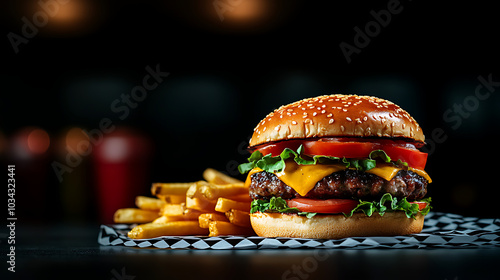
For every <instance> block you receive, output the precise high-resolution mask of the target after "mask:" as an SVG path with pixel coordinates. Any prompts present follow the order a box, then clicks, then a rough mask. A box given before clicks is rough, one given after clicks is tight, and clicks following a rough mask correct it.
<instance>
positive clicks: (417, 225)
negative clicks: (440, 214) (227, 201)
mask: <svg viewBox="0 0 500 280" xmlns="http://www.w3.org/2000/svg"><path fill="white" fill-rule="evenodd" d="M250 221H251V223H252V228H253V229H254V231H255V233H257V235H258V236H264V237H283V236H286V237H294V238H319V239H330V238H333V239H338V238H345V237H355V236H396V235H407V234H414V233H419V232H421V231H422V228H423V225H424V216H423V215H422V214H418V215H417V216H416V217H415V219H409V218H407V217H406V215H405V213H404V212H387V213H385V214H384V216H380V215H379V214H378V213H374V214H373V215H372V216H371V217H368V216H366V215H365V214H364V213H356V214H354V215H353V216H352V217H349V218H346V217H345V216H344V215H343V214H337V215H316V216H314V217H312V218H307V217H304V216H298V215H293V214H292V215H290V214H280V213H261V212H257V213H253V214H250Z"/></svg>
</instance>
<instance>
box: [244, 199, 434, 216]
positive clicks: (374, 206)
mask: <svg viewBox="0 0 500 280" xmlns="http://www.w3.org/2000/svg"><path fill="white" fill-rule="evenodd" d="M419 201H420V202H426V203H427V206H426V207H425V208H424V209H422V210H419V209H418V205H417V204H414V203H410V202H408V201H407V200H406V198H403V199H398V198H396V197H393V196H392V195H391V194H390V193H386V194H384V195H383V196H382V197H381V198H380V200H378V201H363V200H359V204H358V205H357V206H356V207H355V208H354V209H353V210H352V211H351V212H349V213H343V214H344V216H346V217H351V216H352V215H353V214H354V213H360V212H362V213H365V215H367V216H369V217H370V216H371V215H373V213H375V212H376V213H378V214H379V215H380V216H383V215H384V214H385V213H387V212H394V211H404V212H405V214H406V217H408V218H413V219H416V218H415V217H416V215H417V214H418V213H421V214H422V215H424V216H425V215H427V214H428V213H429V211H430V210H431V208H432V207H431V206H430V202H431V198H430V197H429V198H425V199H422V200H419ZM255 212H270V213H293V214H298V215H302V216H306V217H307V218H312V217H314V216H315V215H316V214H317V213H312V212H301V211H300V210H299V209H298V208H296V207H288V205H287V203H286V200H284V199H283V198H281V197H272V198H271V199H270V200H263V199H256V200H254V201H252V204H251V208H250V213H255Z"/></svg>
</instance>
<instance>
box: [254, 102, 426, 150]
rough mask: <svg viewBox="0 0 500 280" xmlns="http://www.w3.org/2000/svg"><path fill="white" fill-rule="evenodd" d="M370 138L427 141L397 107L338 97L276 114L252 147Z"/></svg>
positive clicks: (285, 108) (297, 104)
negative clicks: (328, 138) (308, 139)
mask: <svg viewBox="0 0 500 280" xmlns="http://www.w3.org/2000/svg"><path fill="white" fill-rule="evenodd" d="M367 136H369V137H398V138H406V139H408V140H413V141H417V142H421V143H424V141H425V136H424V133H423V132H422V129H421V128H420V126H419V125H418V123H417V122H416V121H415V119H413V117H412V116H410V114H408V112H406V111H405V110H403V109H401V108H400V107H399V106H398V105H396V104H394V103H392V102H390V101H387V100H385V99H381V98H377V97H372V96H358V95H342V94H335V95H323V96H318V97H314V98H307V99H303V100H300V101H297V102H294V103H291V104H288V105H284V106H281V107H280V108H278V109H276V110H274V112H272V113H270V114H269V115H267V116H266V117H265V118H264V119H263V120H262V121H260V123H259V124H258V125H257V126H256V127H255V129H254V133H253V135H252V139H250V147H253V146H256V145H260V144H263V143H267V142H273V141H282V140H290V139H306V138H316V137H367Z"/></svg>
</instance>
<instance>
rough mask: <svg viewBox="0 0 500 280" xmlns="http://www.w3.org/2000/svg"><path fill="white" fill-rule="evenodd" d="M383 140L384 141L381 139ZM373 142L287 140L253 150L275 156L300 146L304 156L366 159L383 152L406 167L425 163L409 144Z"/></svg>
mask: <svg viewBox="0 0 500 280" xmlns="http://www.w3.org/2000/svg"><path fill="white" fill-rule="evenodd" d="M382 140H384V139H382ZM382 140H381V141H380V142H375V141H361V142H353V141H348V142H346V141H345V139H343V140H341V141H338V139H335V138H332V139H321V140H314V141H313V140H288V141H280V142H276V143H271V144H266V145H260V146H258V147H256V148H255V149H257V150H259V151H260V152H261V153H262V154H263V155H267V154H272V155H273V156H277V155H279V154H281V152H282V151H283V150H284V149H285V148H290V149H292V150H297V149H298V148H299V146H300V145H303V147H304V154H306V155H324V156H331V157H339V158H342V157H345V158H367V157H368V155H369V154H370V152H371V151H373V150H383V151H385V152H386V154H387V155H388V156H389V157H390V158H391V160H392V161H397V160H398V159H400V160H401V161H403V162H406V163H408V166H410V167H413V168H417V169H422V170H423V169H424V168H425V164H426V163H427V154H426V153H423V152H420V151H419V150H417V149H415V148H414V147H415V146H414V145H413V144H411V143H404V142H402V141H399V142H390V140H385V141H382Z"/></svg>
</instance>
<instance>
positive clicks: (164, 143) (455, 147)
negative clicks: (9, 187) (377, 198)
mask: <svg viewBox="0 0 500 280" xmlns="http://www.w3.org/2000/svg"><path fill="white" fill-rule="evenodd" d="M54 1H55V0H54ZM176 2H179V3H176ZM220 2H223V3H226V2H225V1H222V0H221V1H220ZM267 2H269V3H267ZM390 2H391V1H372V2H371V3H369V4H368V5H364V4H362V3H360V2H357V1H355V2H352V3H347V4H346V3H342V4H331V5H329V6H327V5H324V4H323V3H321V4H320V3H318V2H311V1H298V0H291V1H290V0H289V1H285V0H277V1H260V0H259V1H257V0H255V1H251V0H241V1H233V2H231V1H228V2H227V3H226V5H231V4H228V3H232V4H233V10H231V11H227V12H226V13H224V17H225V18H224V21H221V20H220V18H219V17H218V15H217V11H216V10H215V8H214V5H213V3H214V1H201V0H198V1H193V0H191V1H153V0H149V1H140V2H127V1H78V0H73V1H70V2H68V4H64V6H66V5H73V4H75V3H76V4H80V5H81V6H79V8H77V9H76V10H77V11H80V12H79V13H77V15H76V16H75V18H76V19H73V20H71V16H69V18H70V19H69V20H68V19H60V20H59V19H58V18H57V16H54V17H49V18H48V21H47V24H45V25H43V26H41V27H39V28H38V31H37V32H36V35H35V36H33V37H32V38H29V39H28V43H26V44H20V45H19V51H18V53H17V54H16V53H15V50H14V48H13V46H12V43H11V42H10V41H9V34H11V33H15V34H17V35H22V30H23V25H25V22H24V21H23V17H26V19H27V20H29V21H31V22H33V21H32V20H33V15H34V14H36V13H37V12H39V11H42V10H43V9H41V8H40V5H39V4H37V2H36V1H2V3H1V4H0V5H1V6H0V15H1V18H0V20H1V23H2V29H1V31H2V34H3V36H4V37H3V38H4V39H3V41H2V47H3V49H2V60H1V62H0V65H1V66H0V67H1V69H2V71H1V75H0V84H1V85H2V88H1V89H0V132H1V134H0V136H1V137H0V140H1V141H0V148H1V150H0V152H1V153H2V159H3V160H4V162H5V164H16V166H17V172H18V173H17V175H16V176H17V177H16V180H17V190H18V194H17V199H18V211H19V212H18V213H19V215H21V216H22V217H23V218H25V220H29V221H30V222H32V223H38V222H42V221H43V222H44V223H73V222H83V223H98V222H99V221H100V219H102V217H100V215H99V205H98V204H99V201H98V200H97V198H96V197H97V193H98V192H99V190H98V189H97V188H96V186H98V184H97V183H96V181H97V179H98V178H97V176H96V173H95V172H96V164H95V162H94V161H93V160H92V159H93V158H94V154H93V153H92V154H91V155H89V156H85V157H82V158H83V159H82V164H79V165H78V166H77V167H76V168H74V170H73V172H71V173H66V174H65V175H64V180H63V181H62V182H59V181H58V179H57V177H56V175H55V172H54V170H53V167H52V166H51V164H52V163H53V162H54V161H59V162H63V161H62V160H61V158H60V157H59V158H58V155H59V154H58V151H59V150H60V147H59V146H58V144H57V143H59V140H61V139H64V137H65V133H66V132H67V131H68V129H70V128H72V127H78V128H82V129H85V130H87V131H90V130H93V129H96V128H98V127H99V122H100V121H101V120H102V119H103V118H109V119H110V120H111V121H112V122H113V125H116V126H117V127H128V128H133V129H135V130H136V132H135V133H136V134H139V135H142V137H144V138H145V139H147V140H148V141H150V143H151V145H147V146H148V147H152V148H153V149H152V153H151V154H150V156H144V157H145V158H146V161H145V162H143V163H141V164H140V165H139V166H138V167H137V168H136V169H135V170H134V172H133V173H135V172H136V173H137V174H138V176H142V175H143V176H144V178H145V179H144V185H143V186H139V187H138V188H136V189H135V190H128V189H127V188H126V186H124V187H123V189H122V190H120V191H123V192H134V194H133V195H134V196H135V195H139V194H142V195H149V186H150V185H149V184H150V183H151V182H154V181H165V182H174V181H183V182H188V181H195V180H199V179H201V174H202V172H203V170H204V169H205V168H207V167H213V168H216V169H218V170H221V171H224V172H226V173H228V174H230V175H234V176H236V177H238V178H240V179H243V178H244V177H243V176H241V175H239V174H237V173H235V166H236V165H237V163H242V162H244V161H246V158H247V156H248V154H246V153H245V151H244V148H245V145H246V142H247V141H248V139H249V137H250V136H251V133H252V129H253V127H254V126H255V125H256V124H257V123H258V122H259V121H260V120H261V119H262V118H263V117H264V116H265V115H266V114H267V113H269V112H270V111H272V110H273V109H275V108H277V107H279V106H280V105H283V104H287V103H290V102H293V101H296V100H299V99H302V98H306V97H312V96H317V95H323V94H330V93H356V94H361V95H375V96H378V97H382V98H387V99H389V100H391V101H393V102H395V103H396V104H398V105H400V106H401V107H402V108H404V109H406V110H407V111H408V112H409V113H410V114H411V115H412V116H414V117H415V119H416V120H417V121H418V122H419V123H420V125H421V126H422V128H423V129H424V132H425V134H426V137H427V139H429V140H428V143H429V145H428V146H427V149H428V151H429V153H430V155H429V159H428V164H427V167H426V170H427V172H428V173H429V174H430V176H431V177H432V178H433V180H434V182H433V183H432V184H431V185H430V186H429V196H431V197H432V198H433V201H434V203H433V205H434V207H435V208H434V210H436V211H442V212H452V213H458V214H462V215H467V216H480V217H498V214H497V213H496V212H495V210H496V205H495V203H493V202H492V201H493V200H494V198H495V197H497V196H498V195H499V189H498V187H497V186H498V183H497V181H496V176H495V172H496V161H497V158H498V155H499V150H498V147H497V146H496V144H495V142H496V139H497V138H498V136H499V133H500V132H499V130H498V122H499V121H500V113H499V112H498V109H499V108H500V97H499V96H498V89H497V90H496V91H494V92H492V93H491V95H490V96H489V97H488V98H487V99H486V100H478V99H477V98H475V97H474V93H475V90H476V87H477V86H479V85H480V84H481V82H480V80H478V77H479V76H481V77H483V78H484V79H486V80H488V79H491V80H493V81H497V80H498V81H500V74H499V73H498V68H497V67H498V62H499V61H498V58H499V56H498V53H497V52H498V51H497V50H498V49H499V48H498V47H499V44H498V35H497V29H498V24H499V23H498V17H497V14H496V10H495V9H494V7H492V6H490V4H482V3H481V2H477V1H476V2H474V4H470V3H467V4H459V3H453V5H451V4H442V3H435V2H432V1H427V2H426V1H401V2H400V7H402V10H401V12H399V13H398V14H392V15H391V19H390V22H389V23H388V24H387V26H385V27H381V28H380V31H379V32H377V34H376V35H375V36H373V38H371V39H370V42H369V43H368V44H367V46H366V47H363V48H361V49H360V53H359V54H353V55H352V56H351V59H352V61H351V63H348V62H347V61H346V58H345V57H344V55H343V54H342V51H341V49H340V47H339V44H340V43H341V42H346V43H348V44H351V45H354V38H355V34H356V31H355V29H354V28H355V27H359V28H360V29H364V28H365V25H366V24H367V23H369V22H371V21H373V20H374V18H373V15H371V14H370V11H372V10H374V11H375V12H379V11H380V10H382V9H387V5H388V3H390ZM265 3H267V4H265ZM250 4H253V5H257V6H258V5H261V7H262V9H261V10H260V12H257V15H260V16H255V17H253V16H251V15H250V16H249V17H246V18H245V17H243V16H239V14H238V13H242V12H243V11H244V10H245V9H250V8H251V7H250V6H246V5H250ZM59 5H60V7H62V6H63V4H59ZM471 5H473V6H471ZM61 9H62V8H61ZM61 11H62V10H59V12H61ZM61 14H62V12H61ZM65 20H66V21H65ZM11 36H12V35H11ZM148 66H149V67H151V68H153V69H156V67H158V68H159V69H161V71H162V72H168V73H170V74H169V76H168V77H166V78H164V81H163V82H162V83H161V84H160V85H159V86H158V87H157V88H156V89H154V90H152V91H150V92H148V94H147V98H146V99H145V100H144V101H143V102H139V103H138V106H137V108H135V109H131V110H130V114H129V115H128V116H127V117H126V118H125V119H124V120H120V115H121V114H119V113H116V112H113V111H112V109H111V104H112V103H113V101H115V100H117V99H120V98H121V95H122V94H130V93H131V91H132V89H133V88H134V87H135V86H137V85H141V84H142V79H143V77H144V76H145V75H146V74H147V73H148V72H147V70H146V67H148ZM484 90H485V89H484V88H483V91H482V92H485V91H484ZM464 102H465V104H464ZM467 102H469V103H467ZM460 104H462V105H463V106H465V107H466V108H473V110H470V112H469V111H467V110H466V111H465V112H466V113H464V114H463V115H462V116H461V117H458V119H459V120H460V124H458V123H457V116H459V115H458V113H452V114H451V115H450V116H452V115H453V116H455V119H454V121H450V120H448V121H447V120H446V118H445V117H444V114H445V112H447V110H452V111H453V110H455V108H456V106H457V105H460ZM33 127H37V128H41V129H43V130H45V131H46V132H47V133H48V135H49V136H50V141H51V142H50V147H49V148H48V150H47V151H46V152H45V153H44V154H43V155H36V156H34V157H32V158H29V159H22V156H20V154H19V153H18V152H17V151H14V149H13V146H14V144H13V143H15V141H16V140H15V139H16V136H17V135H20V133H21V132H22V131H24V130H23V129H26V128H28V129H33ZM433 131H436V132H435V133H436V134H435V135H434V137H433ZM21 134H22V133H21ZM436 135H437V136H436ZM437 142H441V143H437ZM433 144H435V145H433ZM138 149H139V150H140V147H138ZM97 168H98V167H97ZM33 170H36V172H35V171H33ZM5 173H7V171H5ZM141 174H142V175H141ZM66 176H68V177H66ZM75 182H76V183H75ZM68 189H70V191H69V193H70V195H68ZM71 193H72V194H71ZM109 199H112V197H110V198H109ZM82 201H83V202H84V203H82ZM33 205H36V206H37V207H33ZM128 206H130V207H132V206H133V201H131V202H130V205H128ZM34 208H36V211H34V210H33V209H34Z"/></svg>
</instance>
